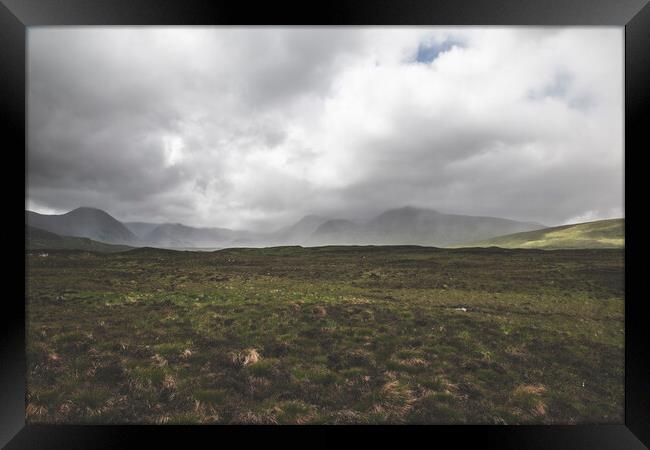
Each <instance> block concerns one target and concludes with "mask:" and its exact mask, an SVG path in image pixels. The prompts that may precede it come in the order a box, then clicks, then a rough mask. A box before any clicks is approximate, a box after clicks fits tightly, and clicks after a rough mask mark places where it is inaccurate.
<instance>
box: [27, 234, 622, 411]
mask: <svg viewBox="0 0 650 450" xmlns="http://www.w3.org/2000/svg"><path fill="white" fill-rule="evenodd" d="M623 264H624V257H623V251H622V250H606V249H601V250H566V251H564V250H562V251H541V250H502V249H456V250H442V249H433V248H422V247H321V248H300V247H280V248H271V249H235V250H222V251H218V252H213V253H207V252H204V253H200V252H173V251H164V250H153V249H138V250H132V251H128V252H124V253H112V254H99V253H89V252H83V251H50V252H49V254H48V256H47V257H39V256H36V255H34V256H28V257H27V271H28V272H27V334H28V336H27V358H28V398H27V421H28V422H29V423H156V424H172V423H254V424H261V423H272V424H275V423H279V424H320V423H328V424H330V423H331V424H335V423H360V424H365V423H463V424H464V423H484V424H520V423H622V421H623V398H624V397H623V395H624V391H623V388H624V386H623V369H624V366H623V356H624V355H623V343H624V321H623V314H624V303H623V295H624V287H623V281H624V280H623V276H624V270H623Z"/></svg>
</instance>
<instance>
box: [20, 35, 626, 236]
mask: <svg viewBox="0 0 650 450" xmlns="http://www.w3.org/2000/svg"><path fill="white" fill-rule="evenodd" d="M622 63H623V33H622V29H619V28H604V27H597V28H473V27H460V28H438V27H431V28H424V27H389V28H369V27H362V28H350V27H344V28H337V27H319V28H304V27H301V28H291V29H288V28H277V27H268V28H266V27H265V28H260V27H257V28H232V27H225V28H224V27H211V28H203V27H200V28H199V27H197V28H177V27H161V28H158V27H145V28H141V27H130V28H111V27H101V28H93V27H68V28H50V27H47V28H38V27H36V28H31V29H30V30H29V33H28V190H27V198H26V204H27V205H26V207H27V209H30V210H33V211H36V212H40V213H47V214H59V213H63V212H67V211H69V210H72V209H74V208H77V207H80V206H91V207H95V208H100V209H103V210H105V211H107V212H108V213H110V214H111V215H112V216H114V217H116V218H117V219H119V220H122V221H143V222H154V223H163V222H173V223H177V222H180V223H183V224H188V225H191V226H196V227H227V228H235V229H250V230H255V231H264V230H273V229H277V228H280V227H282V226H285V225H288V224H291V223H293V222H296V221H297V220H299V219H300V218H301V217H303V216H306V215H309V214H318V215H323V216H327V217H334V218H370V217H372V216H373V215H376V214H379V213H381V212H383V211H386V210H389V209H391V208H399V207H403V206H406V205H410V206H414V207H419V208H430V209H435V210H438V211H441V212H444V213H453V214H463V215H480V216H493V217H502V218H508V219H514V220H519V221H531V222H538V223H541V224H544V225H548V226H552V225H559V224H564V223H572V222H580V221H588V220H596V219H603V218H611V217H622V216H623V160H624V155H623V109H622V108H623V64H622Z"/></svg>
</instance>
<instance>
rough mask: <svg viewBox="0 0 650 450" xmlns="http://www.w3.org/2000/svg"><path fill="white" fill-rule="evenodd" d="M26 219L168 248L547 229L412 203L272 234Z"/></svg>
mask: <svg viewBox="0 0 650 450" xmlns="http://www.w3.org/2000/svg"><path fill="white" fill-rule="evenodd" d="M26 222H27V225H29V226H30V227H35V228H38V229H41V230H45V231H48V232H51V233H56V234H58V235H62V236H75V237H84V238H90V239H93V240H96V241H99V242H103V243H108V244H122V245H131V246H151V247H164V248H223V247H264V246H277V245H303V246H314V245H400V244H411V245H423V246H434V247H444V246H451V245H459V244H463V243H466V242H476V241H480V240H485V239H490V238H493V237H497V236H502V235H505V234H511V233H518V232H523V231H532V230H538V229H541V228H544V225H541V224H538V223H533V222H519V221H515V220H509V219H503V218H497V217H480V216H466V215H459V214H444V213H441V212H438V211H436V210H432V209H423V208H415V207H411V206H407V207H403V208H397V209H391V210H388V211H385V212H383V213H381V214H379V215H377V216H375V217H373V218H371V219H370V220H355V219H342V218H336V217H324V216H318V215H309V216H305V217H303V218H302V219H300V220H299V221H297V222H296V223H293V224H290V225H287V226H285V227H283V228H280V229H278V230H269V231H268V232H264V231H263V232H254V231H249V230H232V229H228V228H218V227H214V228H197V227H192V226H189V225H185V224H181V223H161V224H157V223H148V222H124V223H122V222H120V221H119V220H117V219H115V218H114V217H112V216H111V215H110V214H108V213H107V212H105V211H102V210H100V209H96V208H89V207H81V208H77V209H75V210H73V211H70V212H68V213H66V214H61V215H45V214H39V213H35V212H32V211H26Z"/></svg>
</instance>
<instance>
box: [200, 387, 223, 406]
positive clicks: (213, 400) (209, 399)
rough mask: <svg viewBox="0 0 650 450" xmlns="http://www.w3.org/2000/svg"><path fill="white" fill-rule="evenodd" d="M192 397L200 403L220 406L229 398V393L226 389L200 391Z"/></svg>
mask: <svg viewBox="0 0 650 450" xmlns="http://www.w3.org/2000/svg"><path fill="white" fill-rule="evenodd" d="M192 397H193V398H194V399H195V400H198V401H200V402H205V403H210V404H214V405H220V404H222V403H223V402H224V400H225V399H226V398H227V397H228V393H227V391H225V390H224V389H198V390H196V391H195V392H194V393H193V394H192Z"/></svg>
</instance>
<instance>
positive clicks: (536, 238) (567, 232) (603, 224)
mask: <svg viewBox="0 0 650 450" xmlns="http://www.w3.org/2000/svg"><path fill="white" fill-rule="evenodd" d="M492 246H494V247H501V248H538V249H546V250H554V249H571V248H576V249H578V248H623V247H624V246H625V220H624V219H607V220H597V221H595V222H585V223H578V224H572V225H563V226H560V227H551V228H544V229H542V230H536V231H526V232H523V233H515V234H508V235H506V236H500V237H496V238H494V239H489V240H487V241H481V242H475V243H471V244H466V245H463V247H492Z"/></svg>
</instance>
